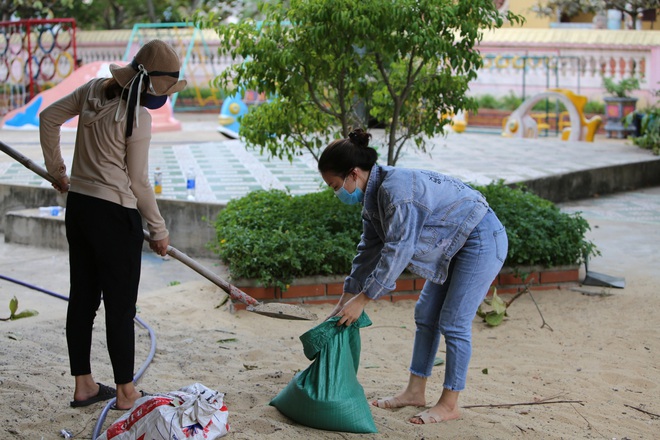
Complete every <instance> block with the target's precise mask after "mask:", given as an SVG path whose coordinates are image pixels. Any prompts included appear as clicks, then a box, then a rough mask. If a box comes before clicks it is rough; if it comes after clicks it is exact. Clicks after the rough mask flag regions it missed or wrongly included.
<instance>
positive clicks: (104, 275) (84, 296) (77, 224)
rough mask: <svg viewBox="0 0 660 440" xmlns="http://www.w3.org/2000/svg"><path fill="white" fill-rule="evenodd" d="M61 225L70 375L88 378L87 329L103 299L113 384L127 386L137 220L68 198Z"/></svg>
mask: <svg viewBox="0 0 660 440" xmlns="http://www.w3.org/2000/svg"><path fill="white" fill-rule="evenodd" d="M65 224H66V236H67V240H68V242H69V263H70V270H71V290H70V292H69V305H68V310H67V317H66V339H67V345H68V349H69V363H70V366H71V374H72V375H73V376H79V375H84V374H90V373H91V363H90V352H91V346H92V326H93V324H94V318H95V317H96V311H97V310H98V308H99V306H100V304H101V298H103V304H104V306H105V322H106V338H107V344H108V353H109V355H110V362H111V363H112V369H113V372H114V378H115V383H117V384H124V383H129V382H131V381H132V380H133V368H134V364H135V327H134V323H133V319H134V318H135V304H136V302H137V294H138V285H139V282H140V268H141V262H142V260H141V253H142V242H143V240H144V237H143V233H142V218H141V216H140V214H139V212H138V211H137V210H136V209H129V208H125V207H123V206H121V205H118V204H116V203H112V202H108V201H105V200H101V199H98V198H95V197H89V196H86V195H82V194H77V193H69V194H68V196H67V204H66V218H65Z"/></svg>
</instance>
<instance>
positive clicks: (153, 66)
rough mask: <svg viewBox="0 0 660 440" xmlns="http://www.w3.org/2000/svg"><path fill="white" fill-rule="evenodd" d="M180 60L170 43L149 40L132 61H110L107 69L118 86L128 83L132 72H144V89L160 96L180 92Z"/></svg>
mask: <svg viewBox="0 0 660 440" xmlns="http://www.w3.org/2000/svg"><path fill="white" fill-rule="evenodd" d="M180 67H181V61H180V60H179V56H178V55H177V53H176V52H175V51H174V49H173V48H172V46H170V45H169V44H167V43H165V42H164V41H162V40H151V41H149V42H148V43H147V44H145V45H144V46H142V47H141V48H140V50H139V51H138V53H137V54H136V55H135V58H133V61H132V62H131V63H129V64H127V65H125V66H118V65H117V64H111V65H110V73H111V74H112V76H113V77H114V78H115V79H116V80H117V82H118V83H119V85H120V86H122V87H126V86H129V84H130V83H131V81H132V80H134V79H135V76H136V75H138V74H140V75H142V76H147V77H148V81H144V79H143V81H142V83H144V84H145V85H146V91H147V93H149V94H150V95H154V96H163V95H171V94H173V93H176V92H180V91H181V90H183V89H184V88H185V87H186V84H187V82H186V80H185V79H183V80H180V79H179V69H180Z"/></svg>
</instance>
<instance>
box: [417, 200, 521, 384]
mask: <svg viewBox="0 0 660 440" xmlns="http://www.w3.org/2000/svg"><path fill="white" fill-rule="evenodd" d="M507 250H508V240H507V236H506V232H505V230H504V226H502V223H500V221H499V220H498V218H497V217H496V216H495V213H494V212H493V211H492V210H490V209H489V210H488V213H487V214H486V216H485V217H484V218H483V220H481V222H480V223H479V224H478V225H477V226H476V227H475V228H474V229H473V230H472V232H471V233H470V236H469V237H468V239H467V241H466V242H465V244H464V245H463V247H462V248H461V249H460V250H459V251H458V253H456V255H455V256H454V258H453V259H452V262H451V264H450V266H449V276H448V278H447V281H446V282H445V283H444V284H442V285H440V284H435V283H432V282H430V281H428V280H427V281H426V283H425V284H424V287H423V289H422V291H421V293H420V295H419V299H418V301H417V304H416V305H415V324H416V326H417V329H416V332H415V342H414V344H413V355H412V361H411V363H410V372H411V373H412V374H414V375H416V376H420V377H429V376H431V370H432V369H433V362H434V360H435V357H436V354H437V352H438V346H439V345H440V335H444V337H445V344H446V346H447V354H446V359H445V381H444V385H443V386H444V388H447V389H449V390H452V391H462V390H463V389H464V388H465V381H466V378H467V371H468V364H469V363H470V356H471V355H472V321H473V320H474V317H475V314H476V312H477V308H478V307H479V305H480V304H481V302H482V301H483V300H484V298H485V297H486V294H487V293H488V289H489V288H490V286H491V284H492V282H493V280H494V279H495V277H496V276H497V274H498V273H499V271H500V269H501V268H502V265H503V264H504V260H505V259H506V253H507Z"/></svg>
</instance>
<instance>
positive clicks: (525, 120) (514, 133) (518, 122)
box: [502, 89, 602, 142]
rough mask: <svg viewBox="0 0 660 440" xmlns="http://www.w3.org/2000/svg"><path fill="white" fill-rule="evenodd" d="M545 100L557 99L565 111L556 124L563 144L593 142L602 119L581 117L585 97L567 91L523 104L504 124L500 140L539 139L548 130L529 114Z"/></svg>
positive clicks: (544, 94) (552, 91)
mask: <svg viewBox="0 0 660 440" xmlns="http://www.w3.org/2000/svg"><path fill="white" fill-rule="evenodd" d="M548 98H552V99H557V100H558V101H560V102H561V103H562V104H564V106H565V107H566V109H567V111H565V112H562V113H561V114H560V115H559V121H558V126H559V129H560V130H561V139H562V140H564V141H569V140H570V141H586V142H593V141H594V137H595V135H596V131H597V130H598V128H599V127H600V124H601V123H602V118H601V117H600V116H594V117H592V118H590V119H587V118H586V117H585V115H584V106H585V104H586V103H587V97H586V96H582V95H576V94H575V93H573V92H572V91H570V90H567V89H548V90H547V91H545V92H542V93H539V94H537V95H534V96H532V97H531V98H529V99H527V100H525V102H523V103H522V104H521V105H520V107H518V108H517V109H516V110H515V111H514V112H513V113H511V115H510V116H509V117H508V118H507V119H506V120H505V122H504V124H503V131H502V136H506V137H523V138H526V137H534V138H535V137H538V132H539V130H547V129H548V126H547V124H545V123H543V122H541V119H540V118H539V117H538V115H537V114H532V113H531V109H532V108H533V107H534V105H535V104H537V103H538V102H540V101H542V100H544V99H548ZM544 116H546V115H544ZM567 117H568V120H567Z"/></svg>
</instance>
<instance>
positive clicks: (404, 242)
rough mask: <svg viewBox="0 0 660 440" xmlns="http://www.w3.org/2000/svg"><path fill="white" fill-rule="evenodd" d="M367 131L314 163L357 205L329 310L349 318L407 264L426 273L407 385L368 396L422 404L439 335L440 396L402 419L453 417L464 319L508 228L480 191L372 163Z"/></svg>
mask: <svg viewBox="0 0 660 440" xmlns="http://www.w3.org/2000/svg"><path fill="white" fill-rule="evenodd" d="M370 138H371V134H369V133H367V132H364V131H362V130H356V131H353V132H351V133H350V134H349V138H347V139H339V140H336V141H333V142H332V143H331V144H330V145H328V147H327V148H326V149H325V150H324V151H323V153H322V154H321V157H320V158H319V162H318V169H319V172H320V173H321V177H322V178H323V180H324V181H325V183H327V184H328V186H330V187H331V188H332V189H334V190H335V194H337V197H338V198H339V200H341V201H342V202H344V203H348V204H355V203H362V204H363V209H362V223H363V232H362V237H361V240H360V243H359V244H358V247H357V251H358V252H357V255H356V256H355V258H354V259H353V265H352V269H351V273H350V275H349V276H348V277H347V278H346V280H345V282H344V292H343V294H342V296H341V299H340V300H339V303H338V304H337V306H336V307H335V308H334V310H333V311H332V312H331V313H330V316H340V317H341V319H339V321H338V323H337V324H338V325H346V326H348V325H351V324H352V323H353V322H355V321H356V320H357V319H358V317H359V316H360V315H361V314H362V311H363V310H364V308H365V306H366V305H367V303H369V302H370V301H372V300H375V299H378V298H380V297H382V296H384V295H386V294H388V293H389V292H391V291H392V290H394V288H395V287H396V280H397V279H398V278H399V276H400V275H401V274H402V273H403V271H404V270H405V269H408V270H409V271H411V272H413V273H415V274H417V275H419V276H422V277H424V278H425V279H426V283H425V284H424V287H423V288H422V291H421V292H420V295H419V299H418V300H417V304H416V305H415V325H416V332H415V340H414V344H413V354H412V361H411V364H410V376H409V379H408V385H407V386H406V387H405V388H404V389H403V391H401V392H400V393H399V394H397V395H396V396H393V397H388V398H384V399H377V400H374V401H373V402H372V404H373V405H374V406H377V407H379V408H400V407H404V406H420V407H422V406H425V405H426V397H425V390H426V382H427V379H428V378H429V377H430V376H431V370H432V369H433V362H434V360H435V356H436V353H437V351H438V346H439V344H440V335H444V337H445V344H446V347H447V352H446V368H445V380H444V384H443V391H442V395H441V396H440V399H439V400H438V401H437V403H436V404H435V405H434V406H433V407H431V408H429V409H427V410H426V411H423V412H421V413H419V414H417V415H415V416H414V417H412V418H411V419H410V422H411V423H415V424H425V423H436V422H440V421H447V420H452V419H456V418H458V417H459V411H458V396H459V392H460V391H462V390H463V389H464V388H465V382H466V377H467V371H468V364H469V362H470V356H471V353H472V342H471V339H472V321H473V319H474V316H475V314H476V311H477V308H478V307H479V304H481V302H482V301H483V299H484V298H485V296H486V294H487V292H488V289H489V288H490V285H491V284H492V282H493V280H494V279H495V277H496V276H497V274H498V273H499V271H500V269H501V268H502V265H503V263H504V260H505V258H506V254H507V248H508V241H507V236H506V232H505V230H504V227H503V226H502V224H501V223H500V221H499V220H498V219H497V217H496V216H495V213H494V212H493V211H492V210H491V209H490V208H489V206H488V203H487V202H486V200H485V199H484V197H483V195H482V194H481V193H479V192H478V191H476V190H474V189H472V188H471V187H470V186H468V185H466V184H465V183H463V182H461V181H459V180H457V179H455V178H452V177H449V176H446V175H443V174H439V173H436V172H433V171H426V170H413V169H405V168H395V167H390V166H381V165H378V164H376V160H377V156H378V154H377V152H376V150H374V149H373V148H371V147H369V139H370Z"/></svg>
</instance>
